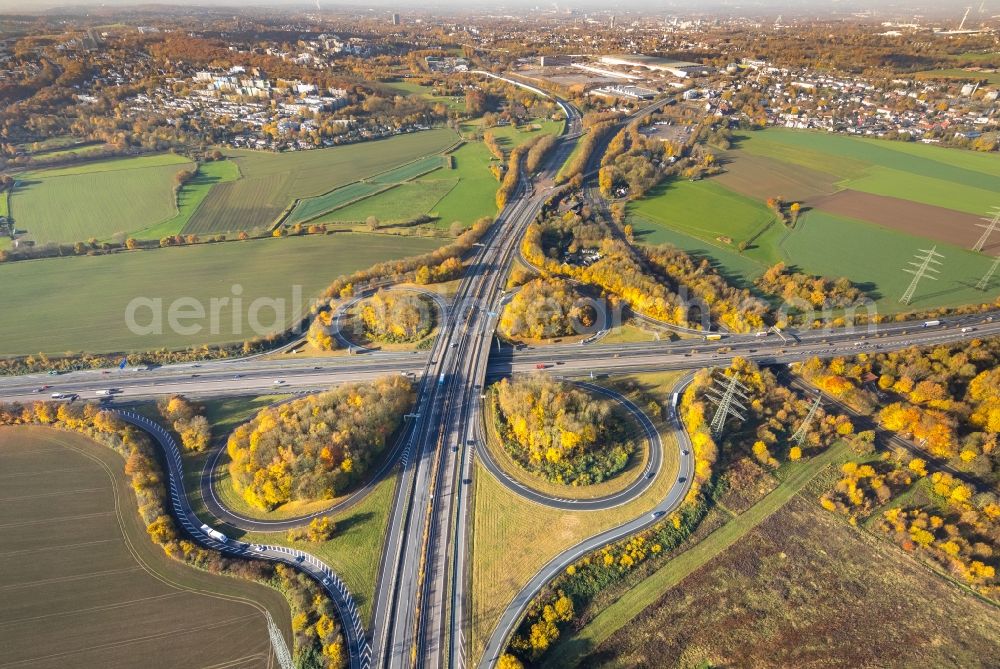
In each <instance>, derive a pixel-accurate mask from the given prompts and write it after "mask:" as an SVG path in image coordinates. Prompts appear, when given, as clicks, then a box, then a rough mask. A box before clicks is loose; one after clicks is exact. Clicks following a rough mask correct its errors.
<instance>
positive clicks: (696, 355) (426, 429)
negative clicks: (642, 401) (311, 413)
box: [0, 107, 1000, 668]
mask: <svg viewBox="0 0 1000 669" xmlns="http://www.w3.org/2000/svg"><path fill="white" fill-rule="evenodd" d="M565 108H566V110H567V113H568V116H569V122H568V124H567V128H566V135H565V136H564V138H563V140H562V141H561V142H560V143H559V144H558V145H557V146H556V148H555V149H554V151H553V155H552V156H551V157H550V158H549V160H547V162H546V166H545V168H544V169H543V170H542V173H541V174H540V175H539V177H538V179H537V182H536V183H533V181H532V179H531V177H530V175H526V176H525V177H524V178H523V179H522V181H521V182H520V183H519V184H518V191H517V193H516V194H515V196H514V197H512V199H511V202H510V203H509V204H508V206H507V207H505V209H504V210H503V212H501V214H500V215H499V216H498V218H497V221H496V222H495V224H494V225H493V226H491V228H490V230H489V231H488V232H487V234H486V236H485V237H484V239H483V245H482V246H481V247H479V250H478V251H477V253H476V256H475V258H474V259H473V261H472V263H471V265H470V266H469V269H468V271H467V272H466V275H465V277H464V278H463V280H462V282H461V284H460V286H459V289H458V291H457V293H456V295H455V297H454V299H453V300H452V301H451V304H450V305H444V304H442V303H441V302H439V307H440V312H441V315H440V332H439V335H438V337H437V338H436V339H435V342H434V345H433V348H432V350H431V351H429V352H426V351H422V352H383V351H365V352H362V353H359V354H357V355H344V356H331V357H324V358H314V359H307V360H303V359H299V358H293V357H291V356H288V357H287V358H285V357H283V356H281V355H276V356H268V357H261V356H253V357H251V358H246V359H234V360H220V361H210V362H204V363H200V364H191V363H185V364H178V365H167V366H163V367H158V368H154V369H150V370H145V371H138V370H134V369H127V370H112V371H107V370H103V371H102V370H90V371H78V372H70V373H65V374H61V375H58V376H48V375H37V374H36V375H28V376H20V377H3V378H0V400H3V401H21V402H30V401H33V400H38V399H48V398H49V396H50V395H51V394H52V393H53V392H59V393H64V394H69V395H79V396H80V397H83V398H85V399H90V398H94V397H95V393H96V391H98V390H108V389H111V388H114V389H116V391H118V392H117V393H116V394H115V395H114V399H113V400H112V401H111V402H110V405H111V406H118V405H121V404H123V403H128V402H134V401H138V400H146V399H150V398H156V397H162V396H165V395H171V394H184V395H187V396H190V397H207V396H219V395H235V394H247V395H250V394H253V395H259V394H267V393H274V392H280V393H299V392H312V391H316V390H321V389H324V388H328V387H330V386H331V385H334V384H337V383H343V382H349V381H360V380H369V379H372V378H376V377H379V376H384V375H387V374H399V373H413V374H414V375H416V377H417V378H418V379H419V386H418V394H417V396H418V400H417V408H416V409H415V410H414V413H415V414H416V417H415V419H414V420H413V421H411V422H410V423H408V424H407V425H406V426H405V428H404V429H403V430H402V431H401V433H400V437H399V439H398V441H397V443H396V444H395V446H394V448H393V450H392V452H391V453H390V455H389V456H388V457H387V459H386V463H385V464H384V465H383V467H382V468H381V469H380V471H379V472H378V473H377V474H376V476H375V477H373V480H372V482H371V483H369V485H368V486H366V487H364V488H362V489H360V490H358V491H357V492H356V493H354V494H353V495H351V496H350V497H349V498H348V499H347V500H344V501H343V502H341V503H340V504H338V505H337V507H336V509H342V508H346V507H347V506H349V505H350V504H353V503H355V502H356V501H358V500H359V499H361V498H363V497H364V496H365V495H367V493H368V492H369V491H370V489H371V487H372V485H373V484H374V482H376V481H377V480H379V479H380V478H381V477H382V476H384V475H385V474H387V473H388V472H389V471H391V470H392V468H394V467H395V466H396V465H397V463H398V464H400V465H401V468H400V476H399V484H398V485H397V488H396V492H395V497H394V501H393V508H392V512H391V516H390V518H389V529H388V531H387V537H386V543H385V546H384V550H383V554H382V557H381V562H380V565H379V575H378V582H377V586H376V593H375V598H374V612H373V618H372V628H371V631H370V635H369V636H368V638H367V639H366V638H365V635H364V630H363V629H362V628H361V623H360V621H359V619H358V614H357V610H356V607H354V604H353V600H352V599H351V597H350V594H349V593H348V592H347V590H346V588H344V587H343V584H342V583H341V582H340V581H339V579H337V577H336V576H335V575H334V574H333V573H332V572H331V571H330V570H329V568H327V567H326V566H325V565H323V564H322V563H321V562H319V561H318V560H316V559H315V558H313V557H312V556H309V555H307V554H304V553H302V554H300V553H296V552H294V551H293V552H289V549H284V548H277V547H266V546H265V547H260V548H257V547H244V546H241V545H239V544H235V543H234V542H228V543H226V544H222V543H219V542H218V541H215V540H214V539H212V538H211V537H209V536H205V535H204V534H203V533H202V532H201V531H200V530H199V526H200V523H201V521H200V520H199V519H197V518H196V517H195V516H194V514H193V512H192V511H191V508H190V506H189V504H188V503H187V498H186V496H185V494H184V491H183V481H182V477H181V471H180V466H181V462H180V458H179V454H178V453H177V450H176V448H177V447H176V444H173V443H172V442H173V440H172V438H171V437H170V435H169V434H168V433H167V432H166V431H165V430H163V428H160V427H159V426H157V425H156V424H155V423H153V422H152V421H149V420H148V419H145V418H142V417H141V416H139V415H138V414H133V413H130V412H127V411H121V412H120V413H121V415H122V416H123V418H125V419H126V420H128V421H129V422H132V423H133V424H136V425H138V426H140V427H142V428H143V429H145V430H147V431H148V432H150V433H151V434H152V435H153V436H154V437H155V439H156V440H157V442H158V443H159V444H160V446H161V448H163V450H164V453H165V454H166V458H165V459H166V462H167V464H168V473H169V475H170V490H171V497H172V501H173V505H174V510H175V513H176V514H177V517H178V519H179V520H180V522H181V524H182V525H183V526H184V527H185V529H186V530H187V531H188V532H190V533H191V534H192V536H194V537H195V538H197V539H198V540H199V541H201V542H202V543H204V544H205V545H208V546H210V547H212V548H216V549H218V550H222V551H223V552H236V553H240V554H244V555H252V556H254V557H259V558H262V559H269V560H277V561H281V562H285V563H287V564H291V565H293V566H295V567H297V568H299V569H302V570H304V571H306V572H308V573H310V574H312V575H313V576H314V577H315V578H316V579H317V581H319V582H322V583H324V587H325V588H326V589H327V590H328V591H329V592H330V594H331V596H332V597H333V598H334V601H335V603H336V604H337V606H338V609H339V612H340V614H341V619H342V621H344V625H343V626H344V630H345V637H346V638H347V641H348V646H349V650H350V654H351V666H352V668H354V667H367V666H370V664H371V663H374V664H377V665H378V666H384V667H391V668H396V667H411V666H421V667H422V666H428V667H440V666H448V667H462V666H465V665H466V664H467V663H469V662H467V658H466V656H465V653H466V651H467V643H466V639H467V632H468V629H469V619H468V615H467V614H466V610H467V608H468V602H469V595H468V584H469V565H468V558H469V555H470V552H469V550H468V547H467V539H468V537H469V525H468V523H469V521H470V519H471V509H470V499H469V495H470V487H469V486H467V485H465V483H464V482H465V481H466V480H467V479H469V478H471V476H472V462H473V457H475V456H476V455H478V456H479V457H480V459H481V460H482V462H483V464H484V466H485V467H486V468H487V470H488V471H490V472H491V474H492V475H494V476H496V477H497V478H498V480H500V481H501V482H502V483H504V484H505V485H507V486H508V487H509V488H510V489H512V490H514V491H515V492H517V493H518V494H520V495H523V496H525V497H528V498H529V499H534V500H535V501H538V502H540V503H543V504H547V505H549V506H554V507H556V508H565V509H576V510H585V509H603V508H610V507H612V506H615V505H618V504H622V503H625V502H627V501H629V500H631V499H634V498H635V497H636V496H637V495H639V494H641V493H642V492H644V491H645V490H646V489H647V487H648V485H650V484H651V483H652V482H653V480H654V479H655V477H654V479H649V478H648V477H647V474H649V473H653V474H656V473H657V472H659V470H660V469H661V463H662V448H663V445H662V443H661V442H660V441H659V435H658V434H657V433H656V430H655V428H653V426H652V425H651V423H649V420H648V418H647V417H645V415H644V414H643V413H642V411H641V410H639V409H638V408H637V407H634V406H629V404H630V403H628V402H627V400H624V398H621V397H615V396H614V395H613V394H610V391H606V390H604V389H599V387H598V386H593V385H592V384H586V385H587V387H588V389H591V390H594V391H596V392H602V393H604V394H610V395H611V396H612V399H616V400H618V401H620V402H621V401H623V400H624V403H625V406H626V408H628V410H629V411H630V412H632V413H633V415H635V417H636V419H637V420H639V422H640V424H641V425H642V427H643V428H644V429H645V430H646V431H647V434H648V435H649V438H650V440H651V447H650V461H649V463H648V466H647V469H646V470H645V471H644V472H643V474H642V476H641V477H640V478H639V479H638V480H637V481H636V482H634V483H633V484H632V485H631V486H629V488H627V489H626V490H625V491H622V492H620V493H618V494H616V495H613V496H609V497H607V498H601V499H597V500H560V499H552V498H550V497H547V496H545V495H542V494H541V493H538V492H536V491H533V490H530V489H527V488H525V487H524V486H521V485H520V484H518V483H516V482H515V481H513V480H512V479H510V478H509V477H508V476H506V474H504V473H503V471H502V470H501V469H500V468H499V467H498V466H497V465H496V464H495V463H494V462H493V461H492V460H491V458H490V457H489V454H488V452H487V451H486V449H485V448H480V449H476V450H475V451H474V449H473V445H474V444H475V443H476V442H477V441H478V442H480V443H482V442H483V440H484V438H485V435H484V434H483V432H482V416H481V410H482V407H481V402H480V394H481V393H482V388H483V386H484V385H485V383H486V380H487V378H495V377H500V376H506V375H510V374H514V373H533V372H535V371H539V367H541V368H543V369H542V370H541V371H544V373H549V374H555V375H558V376H563V377H567V378H575V379H580V378H582V377H586V376H587V375H591V376H596V375H598V374H612V373H634V372H645V371H653V370H667V369H690V370H695V369H701V368H705V367H713V366H725V365H728V364H729V362H730V360H731V359H732V358H733V357H734V356H742V357H745V358H748V359H751V360H754V361H755V362H757V363H758V364H762V365H781V364H787V363H792V362H795V361H801V360H805V359H808V358H810V357H813V356H818V357H831V356H837V355H845V356H847V355H856V354H858V353H863V352H867V353H871V352H876V351H888V350H894V349H899V348H906V347H908V346H912V345H933V344H938V343H948V342H955V341H961V340H966V339H971V338H973V337H995V336H998V335H1000V313H991V314H977V315H970V316H959V317H949V318H946V319H942V320H943V321H944V323H943V324H942V325H939V326H933V327H921V324H920V323H912V322H911V323H901V324H900V323H891V324H885V325H880V326H878V328H876V329H869V328H867V327H863V328H854V329H839V330H826V331H820V330H801V331H797V332H792V331H786V332H784V333H775V334H770V335H768V336H765V337H757V336H754V335H731V334H726V335H725V338H724V339H723V340H721V341H713V342H709V341H705V340H703V339H681V340H678V341H672V342H671V341H666V342H649V343H637V344H607V343H604V342H595V343H594V344H591V345H586V346H584V345H580V344H552V345H548V346H538V347H526V348H523V349H520V350H515V349H513V348H511V347H509V346H501V345H500V344H497V346H496V348H497V350H493V349H494V342H495V340H494V337H493V332H494V330H495V326H496V319H497V314H498V312H499V304H500V300H501V297H502V292H503V287H504V281H505V279H506V275H507V270H508V268H509V266H510V263H511V262H512V260H513V258H514V257H515V254H516V253H517V252H518V245H519V242H520V240H521V238H522V236H523V232H524V230H525V228H526V227H527V226H528V225H529V224H530V223H531V221H532V220H534V218H535V217H536V215H537V214H538V212H539V211H540V209H541V207H542V206H543V204H544V203H545V201H546V200H547V199H548V198H549V197H550V196H551V195H552V193H553V189H552V187H550V186H549V185H548V184H549V183H550V180H551V178H552V176H553V175H554V173H555V170H556V169H558V166H560V165H561V164H562V163H563V162H564V161H565V159H566V158H567V157H568V155H569V153H570V152H571V150H572V148H573V146H574V143H573V141H571V140H572V139H574V138H575V137H577V136H579V132H580V128H579V126H580V119H579V115H578V113H577V112H576V110H575V109H573V108H571V107H565ZM994 316H996V318H994ZM338 320H339V319H338ZM970 329H971V330H970ZM963 330H966V331H964V332H963ZM689 379H690V375H688V376H687V377H685V383H686V381H687V380H689ZM578 383H582V384H585V382H582V381H578ZM49 386H51V387H49ZM678 392H679V390H678ZM671 418H672V419H673V420H675V422H676V416H671ZM675 429H676V433H677V443H678V447H679V448H680V450H681V459H680V463H681V469H680V473H679V477H678V480H677V481H675V482H674V484H673V485H672V486H671V488H670V490H669V492H668V494H667V495H666V496H665V497H664V499H662V500H659V501H658V502H657V503H656V506H655V509H654V511H653V513H646V514H643V515H642V516H641V517H639V518H636V519H634V520H632V521H630V522H628V523H625V524H623V525H621V526H619V527H616V528H613V529H611V530H608V531H606V532H603V533H601V534H599V535H597V536H594V537H591V538H589V539H587V540H585V541H583V542H581V543H580V544H578V545H576V546H573V547H571V548H569V549H567V550H566V551H564V552H563V553H561V554H560V555H559V556H557V557H556V558H554V559H553V560H552V561H551V562H550V563H549V564H547V565H546V566H545V568H543V570H542V571H541V572H539V573H538V574H536V576H535V577H534V578H533V579H532V580H531V581H530V582H529V583H528V584H526V585H525V586H524V588H523V589H522V590H521V591H520V592H519V593H518V595H517V596H516V597H515V599H514V601H512V602H511V603H510V604H509V605H508V607H507V609H506V610H505V611H504V613H503V615H502V617H501V620H500V624H499V626H498V627H497V629H496V631H495V632H494V634H493V635H492V636H491V638H490V639H489V642H488V646H487V652H486V653H485V655H484V657H483V658H471V659H470V661H471V663H478V664H479V665H480V666H482V667H488V666H492V664H493V663H494V662H495V661H496V658H497V657H498V656H499V654H500V653H501V652H502V651H503V647H504V644H505V642H506V639H507V638H508V636H509V634H510V632H511V631H512V630H513V629H514V627H515V626H516V625H517V622H518V620H519V619H520V616H521V615H522V613H523V611H524V608H525V607H526V606H527V605H528V604H529V603H530V601H531V599H532V598H533V597H534V595H535V594H536V593H537V592H538V590H539V589H540V588H541V587H543V586H544V584H545V583H547V582H548V581H549V580H550V579H551V578H552V577H553V576H554V575H556V574H557V573H559V572H560V571H561V570H562V569H564V568H565V567H566V566H567V565H568V564H570V563H572V562H574V561H575V560H577V559H579V557H581V556H582V555H584V554H586V553H588V552H590V551H592V550H595V549H597V548H599V547H600V546H602V545H604V544H606V543H608V542H611V541H615V540H617V539H619V538H622V537H625V536H627V535H629V534H631V533H634V532H636V531H638V530H641V529H643V528H645V527H647V526H649V525H650V524H652V523H654V522H656V521H657V519H658V518H659V517H660V516H661V515H663V514H667V513H669V512H670V511H672V510H674V509H676V508H677V506H678V505H679V504H680V502H681V501H682V500H683V498H684V496H685V494H686V491H687V489H688V488H689V486H690V480H691V477H692V475H693V467H694V463H693V458H691V457H690V445H689V442H688V440H687V436H686V435H685V434H684V433H683V430H682V429H681V428H680V426H679V425H676V427H675ZM650 430H652V432H650ZM654 435H655V441H654ZM212 469H213V468H211V467H209V468H208V469H207V470H206V477H205V478H203V481H202V486H203V489H204V490H205V491H207V492H208V493H209V494H207V495H206V496H205V498H206V502H207V503H208V506H209V510H210V511H211V512H212V513H213V514H214V515H215V516H216V517H217V519H219V520H221V521H223V522H226V523H228V524H230V525H233V526H235V527H240V528H244V529H251V530H261V529H263V530H276V529H284V528H286V527H292V526H296V525H300V524H301V523H302V522H305V520H308V518H309V517H308V516H307V517H305V518H299V519H291V520H286V521H281V522H280V523H270V522H267V521H254V520H252V519H247V518H242V517H240V516H238V515H236V514H233V513H232V512H231V511H229V510H227V509H225V507H224V505H222V504H221V503H219V502H218V500H215V499H214V491H213V486H212V485H211V478H210V476H211V471H212ZM331 512H332V510H331V509H327V510H324V511H323V512H320V514H319V515H325V514H328V513H331ZM368 639H370V641H371V643H370V644H369V640H368Z"/></svg>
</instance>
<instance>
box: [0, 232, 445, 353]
mask: <svg viewBox="0 0 1000 669" xmlns="http://www.w3.org/2000/svg"><path fill="white" fill-rule="evenodd" d="M440 244H441V241H440V240H435V239H427V238H417V237H397V236H393V235H368V234H362V233H340V234H334V235H310V236H305V237H287V238H283V239H260V240H248V241H243V242H226V243H222V244H197V245H193V246H185V247H172V248H165V249H157V250H150V251H133V252H126V253H116V254H112V255H103V256H91V257H88V256H81V257H72V258H53V259H46V260H30V261H23V262H17V263H11V264H8V265H4V266H2V267H0V278H2V280H3V281H4V283H5V284H7V285H14V286H17V287H18V289H17V290H16V291H15V290H7V291H3V292H2V293H0V313H3V314H4V318H3V322H2V325H0V342H2V350H0V354H2V355H27V354H33V353H38V352H40V351H41V352H45V353H49V354H58V353H62V352H66V351H87V352H92V353H104V352H109V351H135V350H153V349H158V348H184V347H189V346H194V345H201V344H217V343H225V342H239V341H243V340H245V339H252V338H253V337H254V335H255V333H254V332H253V328H251V327H250V321H249V313H248V312H249V311H250V307H251V305H252V303H253V301H254V300H255V299H257V298H272V299H274V300H281V304H283V305H284V306H283V309H284V313H283V314H281V313H279V314H278V316H277V317H276V316H275V311H274V310H272V309H271V308H269V307H266V306H265V307H263V308H262V309H261V310H260V313H259V321H260V323H261V324H263V325H264V326H269V325H271V324H274V325H275V326H276V328H277V329H283V328H284V327H287V326H288V325H289V324H290V323H291V322H292V321H293V319H294V318H295V317H296V316H299V315H301V314H303V313H304V310H305V309H307V308H308V306H309V304H308V303H309V299H310V298H311V297H313V296H315V295H317V294H319V293H320V292H321V291H322V290H323V289H324V288H326V286H327V285H329V283H330V282H331V281H332V280H333V279H335V278H336V277H337V276H340V275H341V274H347V273H350V272H353V271H356V270H359V269H364V268H366V267H370V266H371V265H373V264H375V263H377V262H381V261H383V260H390V259H395V258H403V257H406V256H411V255H418V254H420V253H424V252H427V251H430V250H433V249H434V248H436V247H437V246H439V245H440ZM166 276H169V277H171V279H170V281H164V277H166ZM237 284H238V285H239V286H241V288H242V293H241V295H240V297H241V298H242V311H243V313H242V316H241V317H237V319H236V323H237V324H238V327H237V328H236V329H235V330H234V327H233V314H232V305H231V304H226V305H223V306H222V307H221V310H220V311H219V312H218V313H219V318H218V323H217V327H216V328H214V331H213V328H212V327H211V324H210V322H209V319H207V318H202V319H200V320H198V321H197V322H198V323H201V324H202V327H201V328H200V329H199V331H198V332H195V333H190V334H187V335H185V334H181V333H180V332H175V331H174V329H173V328H171V327H169V324H168V320H167V316H166V313H165V310H166V309H167V308H168V307H169V305H170V304H171V303H173V302H174V300H176V299H178V298H181V297H183V298H191V299H194V300H195V301H197V302H198V303H199V304H201V305H202V306H203V307H204V309H205V310H206V312H208V310H209V308H210V300H211V299H212V298H219V299H221V298H226V297H230V298H231V297H233V286H234V285H237ZM78 286H85V287H86V288H87V296H88V298H87V299H85V300H82V299H80V295H79V293H78V292H77V291H76V290H75V289H74V287H78ZM296 286H298V287H299V291H298V294H299V295H301V298H302V300H301V304H296V298H295V295H296V292H295V287H296ZM134 298H148V299H150V300H162V305H163V310H164V316H163V321H162V326H163V327H162V332H161V333H159V334H157V333H151V334H141V333H140V334H136V333H133V332H132V331H131V330H130V329H129V328H128V327H127V326H126V308H127V306H128V304H129V303H130V302H131V301H132V300H133V299H134ZM56 315H57V316H58V321H59V322H58V326H56V325H55V324H54V321H53V318H54V317H55V316H56ZM150 318H151V316H150V309H149V308H144V309H143V310H140V311H139V312H137V319H136V320H137V322H138V323H142V324H149V323H150V322H151V321H150V320H149V319H150ZM187 322H188V321H185V323H187Z"/></svg>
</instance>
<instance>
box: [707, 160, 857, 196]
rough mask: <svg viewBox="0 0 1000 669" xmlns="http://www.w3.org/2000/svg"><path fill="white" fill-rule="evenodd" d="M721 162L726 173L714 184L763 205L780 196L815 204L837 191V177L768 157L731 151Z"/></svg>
mask: <svg viewBox="0 0 1000 669" xmlns="http://www.w3.org/2000/svg"><path fill="white" fill-rule="evenodd" d="M721 162H722V163H723V165H724V166H725V170H726V171H725V172H723V173H722V174H720V175H718V176H716V177H712V179H711V181H714V182H716V183H718V184H720V185H722V186H725V187H726V188H728V189H730V190H734V191H736V192H737V193H739V194H740V195H745V196H746V197H749V198H753V199H755V200H758V201H761V202H762V201H766V200H767V198H768V197H771V196H775V195H780V196H781V197H784V198H785V199H786V200H788V201H799V202H803V203H806V204H811V202H812V200H813V198H818V197H821V196H824V195H829V194H830V193H833V192H834V191H836V190H837V177H836V176H834V175H832V174H829V173H827V172H820V171H819V170H814V169H810V168H808V167H802V166H800V165H791V164H789V163H785V162H782V161H780V160H775V159H774V158H768V157H766V156H755V155H753V154H750V153H744V152H735V151H729V152H727V153H725V154H724V155H723V156H722V158H721Z"/></svg>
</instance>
